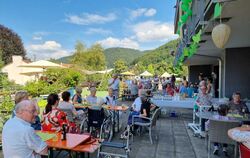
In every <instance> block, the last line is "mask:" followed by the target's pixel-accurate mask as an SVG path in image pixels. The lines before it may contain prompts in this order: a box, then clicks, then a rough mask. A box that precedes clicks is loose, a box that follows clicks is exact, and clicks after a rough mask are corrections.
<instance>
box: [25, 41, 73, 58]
mask: <svg viewBox="0 0 250 158" xmlns="http://www.w3.org/2000/svg"><path fill="white" fill-rule="evenodd" d="M27 50H28V52H29V53H30V54H32V55H33V56H34V55H35V56H36V57H37V59H50V58H60V57H63V56H67V55H69V54H70V53H69V51H67V50H64V49H63V48H62V46H61V44H60V43H57V42H56V41H45V42H44V43H42V44H31V45H28V46H27Z"/></svg>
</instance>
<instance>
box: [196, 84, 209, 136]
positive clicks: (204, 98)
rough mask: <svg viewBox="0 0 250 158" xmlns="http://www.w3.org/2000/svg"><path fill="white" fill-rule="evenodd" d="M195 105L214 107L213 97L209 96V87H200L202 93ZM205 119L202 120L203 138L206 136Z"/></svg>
mask: <svg viewBox="0 0 250 158" xmlns="http://www.w3.org/2000/svg"><path fill="white" fill-rule="evenodd" d="M195 104H196V105H198V106H199V107H203V106H212V97H211V96H210V95H208V94H207V87H206V86H202V87H200V93H199V94H198V96H197V98H196V100H195ZM205 122H206V120H205V119H201V136H205V132H204V131H205Z"/></svg>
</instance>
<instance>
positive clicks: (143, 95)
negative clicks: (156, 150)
mask: <svg viewBox="0 0 250 158" xmlns="http://www.w3.org/2000/svg"><path fill="white" fill-rule="evenodd" d="M199 80H200V83H199V84H192V83H189V82H188V81H187V79H186V78H185V77H183V80H182V81H181V83H180V84H179V85H178V84H176V78H175V76H174V75H173V76H172V77H171V78H166V79H165V78H161V79H160V78H158V77H157V76H155V77H154V79H153V80H149V79H144V78H141V79H140V80H139V81H137V80H132V81H131V82H128V83H129V84H128V83H127V84H128V85H129V86H128V87H129V89H130V91H131V93H133V94H135V95H137V98H136V99H135V100H134V102H133V104H132V106H131V112H130V115H129V117H128V122H127V123H128V125H131V124H132V117H133V116H134V115H140V116H143V117H150V111H152V109H155V108H157V106H155V105H153V104H152V103H151V102H150V99H149V98H150V97H152V94H151V92H152V91H158V90H159V89H160V88H159V87H160V86H162V94H163V95H170V96H173V95H175V94H176V93H180V94H182V95H183V96H184V97H193V96H194V94H197V96H196V98H195V103H196V106H197V107H202V106H204V105H206V106H212V98H213V97H214V86H213V80H212V79H211V78H207V80H205V79H204V77H203V76H202V75H200V76H199ZM108 83H109V84H108V90H107V91H108V95H107V96H105V97H104V98H100V97H97V96H96V87H95V86H90V87H89V92H90V94H89V95H88V96H87V97H86V98H83V97H82V89H81V88H80V87H76V89H75V91H76V93H75V95H74V96H71V95H70V93H69V92H68V91H65V92H63V93H61V96H59V95H58V94H50V95H49V96H48V98H47V105H46V107H45V109H44V111H43V112H42V114H41V119H40V117H39V113H40V109H39V107H38V105H37V101H36V100H31V99H29V95H28V93H27V92H26V91H19V92H17V93H16V95H15V109H14V110H13V113H12V118H11V119H9V120H8V121H7V122H6V123H5V125H4V127H3V133H2V139H3V152H4V155H5V157H15V156H17V155H18V156H19V157H20V155H21V157H25V156H27V155H30V157H36V156H37V155H44V154H45V155H46V154H47V145H46V143H45V142H43V141H42V140H41V139H40V138H39V137H38V136H37V135H36V133H35V130H44V131H56V132H58V131H61V130H62V127H63V125H67V127H68V132H71V133H77V132H79V131H78V127H77V124H76V122H74V121H72V120H69V119H68V118H67V114H66V112H64V110H69V111H71V112H72V114H73V116H74V118H76V120H83V119H84V118H85V117H86V115H85V114H86V113H85V110H84V109H78V110H76V108H75V106H74V105H75V104H82V103H83V102H86V103H87V104H89V105H90V107H89V108H90V109H96V110H98V109H101V108H102V105H104V104H106V105H113V106H115V105H117V100H118V98H119V89H120V84H121V83H120V79H118V75H116V74H114V75H113V76H112V78H111V79H110V80H109V81H108ZM60 97H61V98H60ZM228 113H235V114H246V113H249V109H248V108H247V106H246V104H245V103H244V102H242V100H241V94H240V93H239V92H235V93H234V94H233V96H232V101H230V102H229V103H228V104H223V105H220V106H219V107H218V115H216V116H214V118H215V119H218V120H227V119H228V117H227V114H228ZM137 121H141V122H145V121H146V120H144V119H139V120H137ZM201 122H202V125H201V130H202V131H205V130H209V120H205V119H202V121H201ZM13 128H16V130H13ZM133 129H134V128H133ZM135 129H136V128H135ZM126 131H127V130H125V132H124V133H122V135H121V138H125V137H127V136H128V134H129V133H126ZM20 134H21V135H22V136H20ZM228 135H229V136H230V137H231V138H232V139H234V140H236V141H239V142H243V143H244V144H245V145H246V146H247V147H248V148H250V127H249V126H248V125H243V126H242V127H237V128H234V129H231V130H229V131H228ZM9 140H13V141H9ZM226 147H227V145H226V144H223V152H224V153H225V154H227V150H226ZM214 154H218V143H215V144H214ZM22 155H23V156H22Z"/></svg>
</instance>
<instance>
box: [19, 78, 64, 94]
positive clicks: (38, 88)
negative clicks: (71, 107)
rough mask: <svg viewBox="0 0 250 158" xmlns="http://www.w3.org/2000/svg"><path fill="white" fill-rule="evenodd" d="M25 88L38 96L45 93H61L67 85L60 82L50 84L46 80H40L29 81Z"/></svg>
mask: <svg viewBox="0 0 250 158" xmlns="http://www.w3.org/2000/svg"><path fill="white" fill-rule="evenodd" d="M24 89H25V90H27V91H28V93H29V95H31V96H32V97H38V96H40V95H43V94H50V93H59V92H60V91H62V90H63V89H65V86H64V85H62V84H58V83H53V84H49V83H48V82H46V81H41V80H39V81H32V82H28V83H27V84H26V85H25V87H24Z"/></svg>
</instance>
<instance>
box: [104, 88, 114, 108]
mask: <svg viewBox="0 0 250 158" xmlns="http://www.w3.org/2000/svg"><path fill="white" fill-rule="evenodd" d="M104 104H106V105H113V106H114V105H116V98H115V96H114V94H113V89H112V88H109V89H108V95H107V96H106V97H105V98H104Z"/></svg>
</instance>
